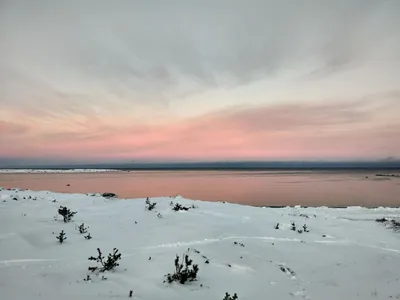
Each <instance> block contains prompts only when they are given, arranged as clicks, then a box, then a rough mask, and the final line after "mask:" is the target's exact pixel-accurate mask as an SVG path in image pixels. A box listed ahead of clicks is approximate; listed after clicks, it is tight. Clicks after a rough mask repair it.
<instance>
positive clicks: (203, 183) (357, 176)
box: [0, 171, 400, 206]
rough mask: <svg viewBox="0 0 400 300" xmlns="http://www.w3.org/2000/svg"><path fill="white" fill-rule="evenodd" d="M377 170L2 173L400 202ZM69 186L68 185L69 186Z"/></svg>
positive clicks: (342, 201)
mask: <svg viewBox="0 0 400 300" xmlns="http://www.w3.org/2000/svg"><path fill="white" fill-rule="evenodd" d="M374 174H375V173H373V172H370V173H368V172H330V171H325V172H322V171H319V172H308V171H293V172H289V171H248V172H247V171H131V172H110V173H70V174H65V173H64V174H0V186H2V187H5V188H22V189H31V190H50V191H55V192H68V193H96V192H97V193H102V192H114V193H116V194H117V195H118V196H119V197H120V198H143V197H156V196H174V195H182V196H184V197H185V198H189V199H198V200H207V201H227V202H235V203H240V204H248V205H259V206H261V205H271V206H280V205H298V204H300V205H307V206H320V205H326V206H348V205H360V206H379V205H382V206H400V178H382V177H376V176H375V175H374ZM67 184H70V186H67Z"/></svg>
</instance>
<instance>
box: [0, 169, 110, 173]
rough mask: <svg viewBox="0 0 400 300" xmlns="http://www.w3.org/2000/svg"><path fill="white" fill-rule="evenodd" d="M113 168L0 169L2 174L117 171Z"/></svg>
mask: <svg viewBox="0 0 400 300" xmlns="http://www.w3.org/2000/svg"><path fill="white" fill-rule="evenodd" d="M115 171H116V170H112V169H0V174H8V173H18V174H19V173H103V172H115Z"/></svg>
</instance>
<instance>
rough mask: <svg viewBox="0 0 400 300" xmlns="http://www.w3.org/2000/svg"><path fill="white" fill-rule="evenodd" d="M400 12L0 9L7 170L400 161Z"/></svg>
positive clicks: (339, 3) (371, 2) (0, 141)
mask: <svg viewBox="0 0 400 300" xmlns="http://www.w3.org/2000/svg"><path fill="white" fill-rule="evenodd" d="M399 115H400V1H398V0H382V1H378V0H345V1H343V0H335V1H332V0H319V1H313V0H297V1H293V0H279V1H278V0H274V1H271V0H262V1H256V0H249V1H237V0H229V1H224V0H219V1H215V0H213V1H208V0H202V1H187V0H171V1H153V0H146V1H144V0H143V1H128V0H126V1H124V0H117V1H102V0H96V1H94V0H86V1H77V0H69V1H54V0H38V1H28V0H26V1H23V0H0V159H2V160H3V161H7V160H9V161H18V160H22V161H27V162H29V161H31V162H35V161H46V160H49V161H50V160H52V161H77V162H78V161H80V162H85V161H87V162H95V161H99V162H104V161H133V160H134V161H135V160H144V161H163V160H165V161H168V160H174V161H177V160H178V161H179V160H196V161H207V160H348V159H350V160H374V159H385V158H391V157H394V158H398V157H400V117H399Z"/></svg>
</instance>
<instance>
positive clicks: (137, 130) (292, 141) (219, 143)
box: [1, 92, 400, 159]
mask: <svg viewBox="0 0 400 300" xmlns="http://www.w3.org/2000/svg"><path fill="white" fill-rule="evenodd" d="M393 95H397V93H395V92H393V93H390V94H389V95H380V96H379V95H375V97H373V98H374V100H373V99H372V96H371V99H369V100H361V99H358V100H352V101H343V102H341V103H336V104H323V103H314V104H307V105H300V104H293V105H274V106H255V107H252V108H249V107H232V108H226V109H223V110H220V111H216V112H213V113H211V114H206V115H203V116H201V117H196V118H190V119H186V120H175V121H174V122H164V123H162V124H155V125H136V126H128V127H114V128H111V127H108V126H106V125H104V124H103V123H102V122H98V123H94V124H93V125H90V122H89V123H88V124H86V126H83V127H81V128H80V130H75V131H65V132H55V133H51V134H43V135H41V136H39V137H38V136H35V138H34V139H30V140H29V139H26V138H25V139H24V140H23V141H21V145H24V143H26V146H22V147H21V145H15V144H13V145H10V146H8V147H6V148H4V150H3V153H1V154H3V156H6V155H11V154H12V155H16V154H18V155H21V156H23V155H24V154H27V151H28V149H29V153H32V154H34V155H39V156H40V155H43V154H48V155H51V154H54V153H57V155H59V156H60V157H63V158H68V157H75V158H79V157H88V158H89V157H90V158H92V159H93V158H98V159H100V158H108V159H118V158H125V159H137V158H139V159H140V158H142V159H157V158H166V159H179V158H181V159H183V158H185V159H186V158H192V159H194V158H196V159H201V158H203V159H206V158H209V159H215V158H220V159H221V158H224V157H226V158H235V157H242V158H246V157H250V158H257V159H259V158H262V159H267V158H271V157H272V158H289V157H308V158H309V157H348V156H350V157H356V156H357V155H359V156H361V157H371V156H372V157H379V156H382V155H384V156H393V155H395V154H396V153H398V151H399V150H400V140H399V139H398V132H399V131H400V122H399V121H398V119H397V118H396V117H395V116H393V117H390V116H391V112H392V111H399V109H400V102H399V101H394V98H392V96H393ZM397 99H398V98H397ZM388 116H389V117H390V118H388ZM361 149H363V150H362V151H361Z"/></svg>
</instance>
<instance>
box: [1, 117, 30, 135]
mask: <svg viewBox="0 0 400 300" xmlns="http://www.w3.org/2000/svg"><path fill="white" fill-rule="evenodd" d="M27 131H28V127H27V126H24V125H21V124H16V123H10V122H4V121H1V120H0V134H1V135H2V136H6V135H20V134H22V133H25V132H27Z"/></svg>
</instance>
